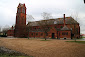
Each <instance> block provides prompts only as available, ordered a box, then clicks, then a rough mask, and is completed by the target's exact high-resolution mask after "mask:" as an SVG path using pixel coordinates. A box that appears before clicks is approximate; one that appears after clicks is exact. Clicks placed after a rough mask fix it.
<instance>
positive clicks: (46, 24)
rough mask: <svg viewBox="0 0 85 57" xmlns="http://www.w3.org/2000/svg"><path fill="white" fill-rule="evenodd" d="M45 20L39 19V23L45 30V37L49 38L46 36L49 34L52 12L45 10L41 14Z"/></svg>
mask: <svg viewBox="0 0 85 57" xmlns="http://www.w3.org/2000/svg"><path fill="white" fill-rule="evenodd" d="M41 16H42V17H43V19H44V20H42V21H39V22H38V24H39V25H40V27H41V30H42V31H43V32H44V38H45V40H46V39H47V38H46V36H48V30H49V22H48V19H51V18H52V15H51V14H50V13H46V12H43V13H42V14H41Z"/></svg>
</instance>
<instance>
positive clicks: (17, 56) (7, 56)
mask: <svg viewBox="0 0 85 57" xmlns="http://www.w3.org/2000/svg"><path fill="white" fill-rule="evenodd" d="M0 57H32V56H23V55H13V54H7V53H6V54H2V53H0Z"/></svg>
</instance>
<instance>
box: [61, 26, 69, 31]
mask: <svg viewBox="0 0 85 57" xmlns="http://www.w3.org/2000/svg"><path fill="white" fill-rule="evenodd" d="M61 30H70V29H69V28H68V27H67V26H64V27H63V28H62V29H61Z"/></svg>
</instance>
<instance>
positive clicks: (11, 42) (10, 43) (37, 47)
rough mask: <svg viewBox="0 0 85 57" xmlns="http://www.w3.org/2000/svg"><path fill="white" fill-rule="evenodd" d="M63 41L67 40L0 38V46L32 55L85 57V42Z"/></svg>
mask: <svg viewBox="0 0 85 57" xmlns="http://www.w3.org/2000/svg"><path fill="white" fill-rule="evenodd" d="M65 41H67V40H57V39H48V41H42V39H30V40H28V39H26V38H16V39H15V38H12V39H11V38H9V39H7V38H0V46H4V47H6V48H9V49H13V50H16V51H19V52H22V53H25V54H28V55H30V56H34V57H85V44H79V43H71V42H65Z"/></svg>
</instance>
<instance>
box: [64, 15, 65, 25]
mask: <svg viewBox="0 0 85 57" xmlns="http://www.w3.org/2000/svg"><path fill="white" fill-rule="evenodd" d="M64 26H65V14H64Z"/></svg>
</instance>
